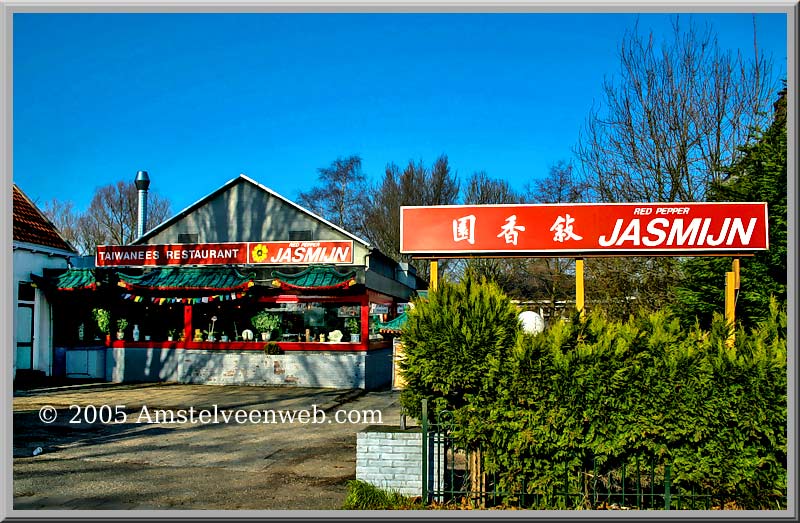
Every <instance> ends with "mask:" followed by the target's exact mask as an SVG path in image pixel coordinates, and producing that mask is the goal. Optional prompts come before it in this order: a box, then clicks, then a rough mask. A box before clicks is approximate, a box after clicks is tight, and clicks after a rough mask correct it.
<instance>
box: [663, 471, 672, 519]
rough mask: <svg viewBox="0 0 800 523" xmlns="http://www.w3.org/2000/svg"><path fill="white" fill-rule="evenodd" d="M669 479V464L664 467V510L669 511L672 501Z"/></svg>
mask: <svg viewBox="0 0 800 523" xmlns="http://www.w3.org/2000/svg"><path fill="white" fill-rule="evenodd" d="M670 486H671V485H670V479H669V463H667V464H666V465H664V510H669V506H670V505H671V502H672V500H671V499H670V498H671V496H670Z"/></svg>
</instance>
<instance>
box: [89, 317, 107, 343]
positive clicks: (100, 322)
mask: <svg viewBox="0 0 800 523" xmlns="http://www.w3.org/2000/svg"><path fill="white" fill-rule="evenodd" d="M92 318H94V321H95V323H97V330H99V331H100V332H102V333H103V334H105V335H106V342H110V341H111V313H110V312H109V311H107V310H106V309H92Z"/></svg>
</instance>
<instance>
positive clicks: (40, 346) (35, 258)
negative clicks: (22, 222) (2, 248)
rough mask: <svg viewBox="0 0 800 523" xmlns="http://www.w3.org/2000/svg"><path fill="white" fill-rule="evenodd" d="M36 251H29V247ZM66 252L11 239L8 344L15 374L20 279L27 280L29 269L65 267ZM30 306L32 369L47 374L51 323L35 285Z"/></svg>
mask: <svg viewBox="0 0 800 523" xmlns="http://www.w3.org/2000/svg"><path fill="white" fill-rule="evenodd" d="M34 249H35V250H38V251H39V252H32V250H34ZM51 253H52V254H54V255H51ZM67 254H68V253H66V252H64V251H59V250H56V249H48V248H47V247H41V246H33V245H31V246H28V245H24V244H18V243H16V242H15V243H14V259H13V260H14V261H13V264H14V280H13V282H12V287H13V293H14V301H13V303H14V323H13V325H14V335H13V338H12V340H13V343H14V344H15V346H14V347H13V348H12V350H13V352H14V373H15V375H16V368H17V361H16V357H17V356H16V353H17V351H16V342H17V300H18V299H19V296H18V291H19V289H18V286H19V283H20V282H30V281H31V273H34V274H36V275H37V276H42V270H43V269H45V268H48V269H65V268H66V267H67V260H66V258H65V256H66V255H67ZM33 307H34V309H33V315H34V316H33V369H35V370H41V371H44V372H45V373H46V374H47V375H48V376H50V375H51V374H52V372H53V323H52V318H51V307H50V303H49V302H48V301H47V298H46V297H45V295H44V293H43V292H42V290H41V289H36V297H35V303H34V306H33Z"/></svg>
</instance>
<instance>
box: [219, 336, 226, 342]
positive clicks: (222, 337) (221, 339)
mask: <svg viewBox="0 0 800 523" xmlns="http://www.w3.org/2000/svg"><path fill="white" fill-rule="evenodd" d="M219 341H228V337H227V336H220V337H219Z"/></svg>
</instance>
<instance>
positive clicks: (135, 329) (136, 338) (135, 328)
mask: <svg viewBox="0 0 800 523" xmlns="http://www.w3.org/2000/svg"><path fill="white" fill-rule="evenodd" d="M133 341H139V326H138V325H134V326H133Z"/></svg>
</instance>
